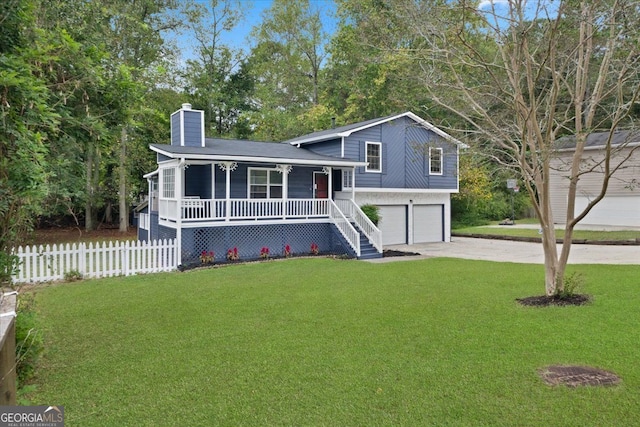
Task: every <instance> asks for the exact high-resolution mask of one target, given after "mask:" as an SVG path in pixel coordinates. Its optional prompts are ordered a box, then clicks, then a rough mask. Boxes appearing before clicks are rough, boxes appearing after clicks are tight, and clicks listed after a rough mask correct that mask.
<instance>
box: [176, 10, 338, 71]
mask: <svg viewBox="0 0 640 427" xmlns="http://www.w3.org/2000/svg"><path fill="white" fill-rule="evenodd" d="M196 1H197V2H198V3H201V4H205V5H206V4H209V3H210V0H196ZM240 1H241V3H243V6H244V7H245V18H244V20H243V21H242V22H240V23H239V24H238V25H237V26H235V27H234V28H233V29H232V30H231V31H228V32H225V33H224V34H223V35H222V42H223V43H224V44H226V45H228V46H230V47H232V48H238V49H243V50H244V51H245V53H248V52H249V49H250V48H251V44H252V40H250V33H251V30H252V29H253V27H255V26H256V25H259V24H260V23H261V22H262V15H263V13H264V12H265V11H266V10H268V9H269V8H270V7H271V3H272V0H240ZM309 3H310V4H311V7H312V8H314V9H316V8H317V9H319V10H320V11H321V16H322V19H323V24H324V26H325V28H324V29H325V31H326V32H327V33H328V34H332V33H333V32H334V31H335V29H336V18H335V17H334V16H333V15H334V13H335V9H336V5H335V3H334V1H333V0H309ZM322 12H324V13H322ZM177 43H178V46H179V47H180V49H181V51H182V56H183V58H182V59H183V60H186V59H189V58H191V57H193V50H192V46H193V45H194V43H193V39H192V35H190V34H189V33H188V32H185V33H184V34H183V35H181V36H178V37H177Z"/></svg>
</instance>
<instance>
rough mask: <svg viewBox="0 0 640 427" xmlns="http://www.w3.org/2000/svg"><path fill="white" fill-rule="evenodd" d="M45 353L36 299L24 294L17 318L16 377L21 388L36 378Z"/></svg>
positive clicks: (19, 303) (21, 296)
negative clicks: (40, 361) (38, 366)
mask: <svg viewBox="0 0 640 427" xmlns="http://www.w3.org/2000/svg"><path fill="white" fill-rule="evenodd" d="M43 351H44V342H43V339H42V333H41V332H40V329H39V327H38V319H37V316H36V310H35V299H34V297H33V295H32V294H22V295H20V297H19V301H18V312H17V316H16V375H17V382H18V387H19V388H22V387H24V386H25V385H26V383H27V382H28V381H29V380H30V379H31V378H32V377H33V376H34V374H35V372H36V366H37V362H38V359H39V358H40V356H41V355H42V352H43Z"/></svg>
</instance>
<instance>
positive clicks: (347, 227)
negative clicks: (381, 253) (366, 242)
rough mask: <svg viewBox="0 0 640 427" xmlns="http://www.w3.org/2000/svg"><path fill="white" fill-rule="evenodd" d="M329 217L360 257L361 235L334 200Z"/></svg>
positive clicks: (331, 202)
mask: <svg viewBox="0 0 640 427" xmlns="http://www.w3.org/2000/svg"><path fill="white" fill-rule="evenodd" d="M329 216H330V218H331V221H332V222H333V223H334V224H335V226H336V227H337V228H338V230H339V231H340V233H341V234H342V236H343V237H344V238H345V240H346V241H347V243H348V244H349V246H351V247H352V248H353V250H354V251H355V252H356V256H357V257H359V256H360V233H358V230H356V229H355V228H354V227H353V225H351V223H350V222H349V220H348V219H347V217H346V216H344V214H343V213H342V211H341V210H340V208H339V207H338V205H336V204H335V202H334V201H333V200H331V201H330V205H329Z"/></svg>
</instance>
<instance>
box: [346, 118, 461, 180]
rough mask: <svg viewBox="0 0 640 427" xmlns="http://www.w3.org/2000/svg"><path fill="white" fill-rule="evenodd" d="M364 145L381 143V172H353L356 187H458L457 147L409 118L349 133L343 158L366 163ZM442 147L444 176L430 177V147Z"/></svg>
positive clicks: (359, 169)
mask: <svg viewBox="0 0 640 427" xmlns="http://www.w3.org/2000/svg"><path fill="white" fill-rule="evenodd" d="M366 142H381V143H382V173H376V172H365V168H364V167H361V168H357V169H356V185H357V186H358V187H368V188H415V189H450V190H455V189H456V188H457V172H458V170H457V169H458V164H457V161H458V160H457V157H458V156H457V146H456V145H455V144H452V143H449V142H447V141H445V140H444V139H442V138H441V137H440V136H438V135H436V134H435V133H434V132H432V131H430V130H428V129H425V128H424V127H422V126H420V125H418V124H417V123H415V122H414V121H413V120H411V119H410V118H408V117H402V118H400V119H397V120H394V121H390V122H387V123H383V124H381V125H378V126H374V127H372V128H369V129H365V130H362V131H360V132H356V133H354V134H352V135H351V136H350V137H349V138H347V140H346V144H345V157H349V158H353V159H357V160H360V161H365V160H366V155H365V147H366V144H365V143H366ZM430 146H432V147H442V148H443V149H444V150H443V154H444V162H443V166H444V174H443V175H430V174H429V159H428V156H429V147H430Z"/></svg>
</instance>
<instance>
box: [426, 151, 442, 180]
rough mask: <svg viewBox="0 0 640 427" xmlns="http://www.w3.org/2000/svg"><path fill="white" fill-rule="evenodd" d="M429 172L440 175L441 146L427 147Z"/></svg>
mask: <svg viewBox="0 0 640 427" xmlns="http://www.w3.org/2000/svg"><path fill="white" fill-rule="evenodd" d="M429 174H430V175H442V148H433V147H430V148H429Z"/></svg>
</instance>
